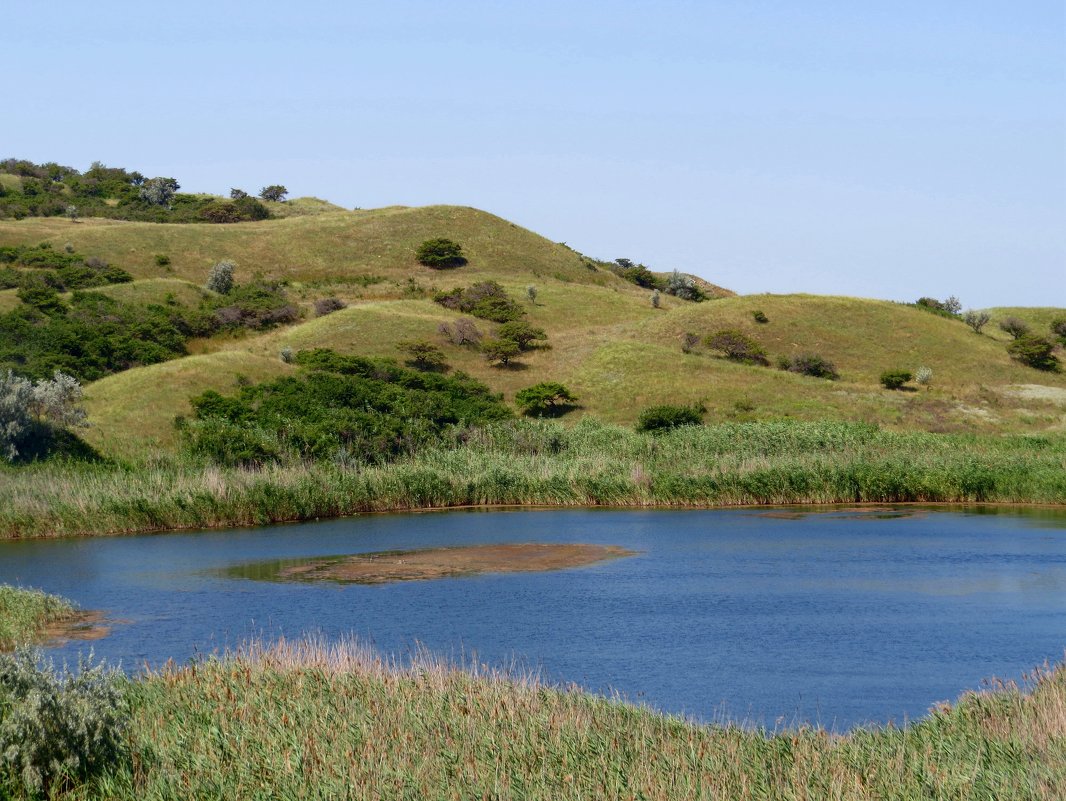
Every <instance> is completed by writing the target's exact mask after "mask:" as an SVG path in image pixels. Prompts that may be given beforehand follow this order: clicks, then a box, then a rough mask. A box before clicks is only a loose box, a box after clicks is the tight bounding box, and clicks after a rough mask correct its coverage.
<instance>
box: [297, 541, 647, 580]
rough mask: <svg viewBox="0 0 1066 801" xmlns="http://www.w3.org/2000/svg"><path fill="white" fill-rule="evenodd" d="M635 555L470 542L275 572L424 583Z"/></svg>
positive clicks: (596, 548) (608, 548)
mask: <svg viewBox="0 0 1066 801" xmlns="http://www.w3.org/2000/svg"><path fill="white" fill-rule="evenodd" d="M635 553H636V551H630V550H627V549H625V548H620V547H618V546H616V545H582V544H563V545H551V544H541V543H521V544H506V545H469V546H462V547H457V548H426V549H422V550H413V551H382V552H379V553H363V554H353V555H351V556H334V557H325V558H311V559H308V560H307V561H305V562H302V563H300V564H295V565H293V564H290V565H288V566H285V567H281V568H279V569H278V571H277V574H276V576H277V578H278V579H281V580H289V581H339V582H353V583H358V584H385V583H388V582H392V581H423V580H427V579H439V578H451V577H455V576H474V575H479V574H481V573H529V572H535V571H541V570H561V569H563V568H567V567H580V566H582V565H591V564H594V563H595V562H601V561H603V560H605V559H615V558H618V557H622V556H632V555H634V554H635Z"/></svg>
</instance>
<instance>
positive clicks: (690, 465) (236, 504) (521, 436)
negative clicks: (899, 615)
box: [0, 419, 1066, 537]
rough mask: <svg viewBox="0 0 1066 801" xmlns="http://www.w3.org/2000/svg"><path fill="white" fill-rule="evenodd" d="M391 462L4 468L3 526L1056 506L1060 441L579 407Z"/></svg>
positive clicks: (457, 435)
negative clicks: (625, 421)
mask: <svg viewBox="0 0 1066 801" xmlns="http://www.w3.org/2000/svg"><path fill="white" fill-rule="evenodd" d="M451 437H452V439H451V442H450V443H447V444H441V445H435V446H432V447H427V448H425V449H424V450H421V451H419V452H418V453H417V454H415V455H412V456H408V457H404V458H400V459H398V460H397V461H395V462H392V463H390V464H385V465H377V466H367V465H364V464H361V463H354V464H347V463H345V462H344V461H343V460H342V461H331V460H321V461H318V462H291V463H290V462H284V463H274V464H269V465H266V466H263V467H262V468H258V469H242V468H225V467H218V466H205V464H204V463H202V462H197V461H195V460H193V459H191V458H189V457H186V458H178V457H174V458H159V459H157V460H155V461H151V462H146V463H143V464H140V465H137V466H125V465H120V464H114V463H91V464H85V463H66V462H46V463H40V464H32V465H27V466H24V467H20V468H5V469H2V470H0V495H2V496H3V497H4V499H5V503H4V504H3V506H2V508H0V536H3V537H49V536H69V535H100V534H123V533H134V532H142V531H161V530H168V529H195V528H204V527H213V526H235V525H256V524H263V523H270V522H277V521H287V520H308V519H314V518H321V517H337V516H343V515H350V514H356V513H360V512H377V511H389V510H408V509H427V508H436V507H449V506H467V505H494V504H524V505H560V506H589V505H610V506H649V507H650V506H729V505H740V504H790V503H808V504H818V503H822V504H825V503H860V502H876V503H886V502H931V503H979V502H989V503H1035V504H1061V503H1066V437H1064V436H1062V435H1045V436H1009V437H989V436H979V435H972V434H927V433H917V432H895V431H886V430H883V429H879V428H877V427H876V426H870V425H865V424H859V423H732V424H725V425H717V426H685V427H682V428H678V429H673V430H669V431H666V432H664V433H662V434H658V435H652V434H639V433H636V432H634V431H633V430H632V429H627V428H621V427H618V426H611V425H606V424H602V423H598V422H596V421H594V420H590V419H585V420H582V421H581V422H580V423H578V424H576V425H575V426H572V427H566V426H563V425H561V424H559V423H557V422H554V421H534V420H511V421H503V422H499V423H494V424H489V425H486V426H484V427H480V428H473V429H465V428H463V429H459V428H457V429H454V430H453V432H452V434H451Z"/></svg>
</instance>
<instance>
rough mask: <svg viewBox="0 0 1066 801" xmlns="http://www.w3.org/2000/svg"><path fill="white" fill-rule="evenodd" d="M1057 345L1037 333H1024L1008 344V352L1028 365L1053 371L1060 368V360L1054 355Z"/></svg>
mask: <svg viewBox="0 0 1066 801" xmlns="http://www.w3.org/2000/svg"><path fill="white" fill-rule="evenodd" d="M1054 349H1055V346H1054V345H1053V344H1052V343H1051V342H1049V341H1048V340H1046V339H1044V338H1043V337H1038V336H1036V335H1035V334H1022V335H1021V336H1019V337H1018V338H1016V339H1015V340H1014V341H1013V342H1011V343H1010V344H1009V345H1007V353H1009V354H1010V355H1011V358H1012V359H1016V360H1017V361H1019V362H1021V363H1022V364H1024V365H1026V366H1028V367H1034V368H1036V369H1037V370H1046V371H1049V372H1053V371H1055V370H1058V368H1059V360H1058V359H1057V358H1056V357H1055V356H1054V355H1053V353H1052V351H1053V350H1054Z"/></svg>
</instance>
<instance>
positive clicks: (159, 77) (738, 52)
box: [0, 0, 1066, 307]
mask: <svg viewBox="0 0 1066 801" xmlns="http://www.w3.org/2000/svg"><path fill="white" fill-rule="evenodd" d="M1064 6H1066V4H1064V3H1063V2H1062V0H1048V1H1047V2H1042V1H1040V2H1038V1H1036V0H1010V1H1008V0H997V1H996V2H982V1H981V0H971V1H970V2H959V1H958V0H955V1H954V2H945V1H944V0H894V1H893V2H881V1H880V0H867V1H864V2H844V1H843V0H842V1H841V2H819V0H805V1H804V2H800V0H793V1H792V2H761V1H760V0H738V1H737V2H716V1H714V0H704V2H680V1H679V0H660V1H659V2H642V3H637V2H620V1H617V0H616V1H614V2H595V1H590V2H585V3H575V2H566V3H564V2H555V0H540V2H535V3H525V2H521V3H520V2H517V0H515V1H514V2H475V1H473V0H451V2H424V1H423V2H419V1H418V0H398V1H394V2H376V3H365V2H362V3H361V2H321V0H303V1H302V2H298V3H294V2H285V3H278V2H272V1H271V0H257V2H226V1H225V0H215V2H200V0H194V1H192V2H190V1H189V0H183V2H176V3H147V2H143V0H139V1H138V2H110V1H109V0H100V1H99V2H92V3H88V2H84V0H81V1H80V2H76V3H75V2H69V1H68V0H59V1H58V2H55V1H53V2H48V3H43V2H42V3H38V2H28V1H27V2H19V1H18V0H15V2H12V3H9V4H5V8H4V29H5V36H4V41H3V52H4V64H5V73H6V74H5V80H4V82H3V87H4V88H3V95H4V101H5V102H4V121H3V125H2V129H0V130H2V133H0V141H2V147H0V156H4V157H6V156H13V157H19V158H29V159H32V160H34V161H52V160H54V161H58V162H60V163H64V164H70V165H72V166H75V167H78V168H79V169H85V168H87V167H88V166H89V163H90V162H92V161H93V160H101V161H103V162H105V163H107V164H110V165H114V166H124V167H127V168H129V169H137V170H140V171H141V172H143V173H145V174H147V175H167V176H173V177H175V178H177V179H178V180H179V181H180V182H181V184H182V188H183V189H185V190H188V191H209V192H216V193H226V192H228V191H229V189H230V187H232V186H237V187H243V188H245V189H248V190H252V191H257V190H258V189H259V188H260V187H261V186H263V185H265V184H269V183H282V184H285V185H286V186H287V187H288V188H289V190H290V192H291V195H292V196H297V195H305V194H306V195H316V196H319V197H323V198H325V199H327V200H331V201H333V202H335V203H338V204H340V205H343V206H347V207H353V206H360V207H363V208H371V207H376V206H383V205H393V204H406V205H422V204H428V203H454V204H461V205H470V206H477V207H479V208H483V209H486V210H489V211H492V212H494V213H496V214H499V215H501V216H504V217H507V218H509V219H511V220H513V221H515V222H517V223H519V224H521V225H523V226H525V227H528V228H531V229H533V230H535V231H537V232H539V233H541V234H543V235H545V236H547V237H549V238H551V239H553V240H555V241H565V242H567V243H568V244H569V245H571V246H572V247H574V248H577V249H578V250H580V251H582V252H585V253H587V254H589V255H592V256H596V257H600V258H616V257H619V256H625V257H628V258H631V259H633V260H635V261H643V262H645V263H646V264H648V265H649V266H650V267H652V268H653V269H657V270H667V269H673V268H677V269H681V270H684V271H687V272H692V273H695V274H697V275H701V276H704V277H705V278H708V279H710V280H712V281H714V282H716V283H719V284H722V285H724V286H728V287H730V288H733V289H736V290H738V291H741V292H763V291H767V292H796V291H804V292H816V293H834V294H848V295H859V296H865V297H880V298H889V299H895V300H914V299H916V298H917V297H919V296H920V295H931V296H934V297H946V296H947V295H949V294H954V295H957V296H958V297H960V298H961V299H962V301H963V304H964V305H965V306H967V307H969V306H974V307H979V306H990V305H1015V304H1016V305H1059V306H1066V10H1064Z"/></svg>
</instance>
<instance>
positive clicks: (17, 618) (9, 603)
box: [0, 584, 78, 651]
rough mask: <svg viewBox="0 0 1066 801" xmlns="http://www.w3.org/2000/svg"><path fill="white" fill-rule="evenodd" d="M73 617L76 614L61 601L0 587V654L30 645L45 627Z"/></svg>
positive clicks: (36, 593)
mask: <svg viewBox="0 0 1066 801" xmlns="http://www.w3.org/2000/svg"><path fill="white" fill-rule="evenodd" d="M77 614H78V610H77V609H76V608H75V607H74V605H73V604H71V603H70V602H69V601H67V600H66V599H65V598H60V597H59V596H57V595H49V594H48V593H44V592H41V591H40V590H30V589H23V588H22V587H12V586H11V585H10V584H0V651H9V650H11V649H13V648H15V647H17V646H19V645H26V644H28V643H31V642H33V641H35V640H37V639H38V638H39V637H40V635H41V634H42V632H43V631H44V630H45V629H46V628H47V627H48V626H51V625H54V624H56V623H62V622H64V621H67V620H71V619H73V618H74V617H75V616H76V615H77Z"/></svg>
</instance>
